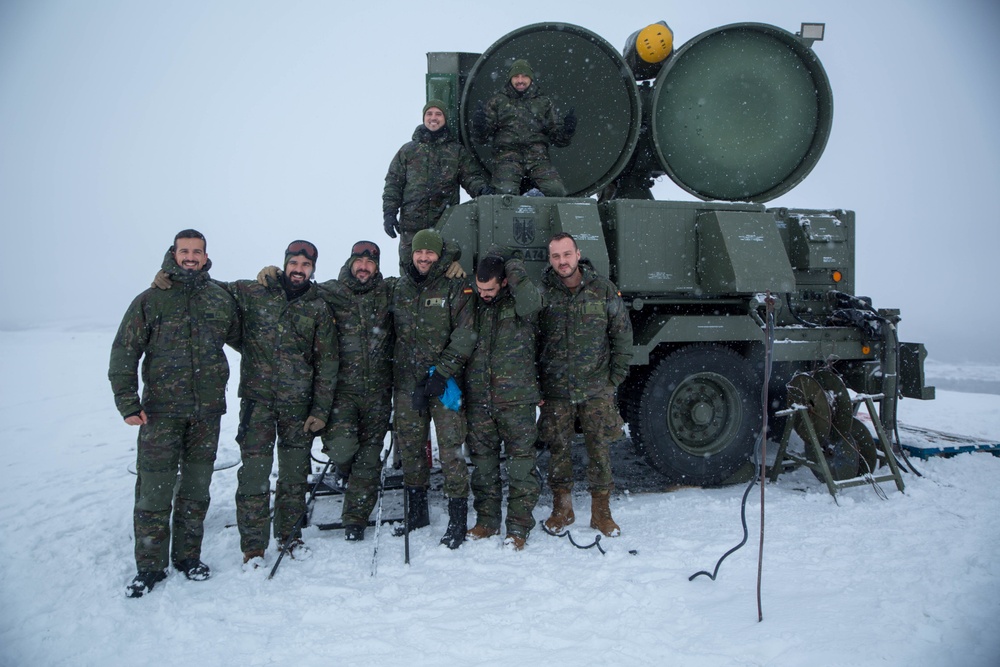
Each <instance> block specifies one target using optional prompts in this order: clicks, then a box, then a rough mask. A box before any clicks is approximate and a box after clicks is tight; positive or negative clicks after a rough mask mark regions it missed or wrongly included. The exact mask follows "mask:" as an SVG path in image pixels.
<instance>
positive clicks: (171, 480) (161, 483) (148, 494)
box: [135, 471, 177, 512]
mask: <svg viewBox="0 0 1000 667" xmlns="http://www.w3.org/2000/svg"><path fill="white" fill-rule="evenodd" d="M176 483H177V473H176V472H174V471H170V472H140V473H139V495H138V498H136V503H135V506H136V507H137V508H138V509H140V510H143V511H144V512H169V511H170V503H171V501H172V500H173V498H174V484H176Z"/></svg>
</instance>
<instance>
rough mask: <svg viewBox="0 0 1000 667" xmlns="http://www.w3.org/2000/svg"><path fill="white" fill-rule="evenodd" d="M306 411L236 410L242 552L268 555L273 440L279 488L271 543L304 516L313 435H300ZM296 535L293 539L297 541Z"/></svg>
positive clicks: (259, 406) (246, 406)
mask: <svg viewBox="0 0 1000 667" xmlns="http://www.w3.org/2000/svg"><path fill="white" fill-rule="evenodd" d="M308 416H309V406H308V405H281V406H277V407H275V406H269V405H266V404H263V403H257V402H255V401H252V400H247V399H243V401H242V402H241V404H240V434H239V436H238V437H237V440H238V441H239V443H240V454H241V456H242V459H243V463H242V465H241V466H240V469H239V472H238V473H237V480H238V486H237V488H236V525H237V526H239V529H240V549H242V550H243V552H244V553H245V552H247V551H257V550H262V551H263V550H265V549H267V543H268V541H269V537H268V533H269V532H270V531H269V529H270V524H271V518H270V511H269V510H270V503H271V479H270V477H271V467H272V465H273V464H274V441H275V436H277V440H278V483H277V485H276V487H275V494H274V537H275V539H277V540H282V539H284V538H286V537H288V536H289V535H290V534H291V533H292V529H293V528H294V527H295V524H296V522H298V520H299V517H300V516H302V513H303V512H305V510H306V493H307V491H308V486H309V485H308V479H309V450H310V447H311V445H312V440H313V435H312V434H311V433H309V434H307V433H305V432H304V431H303V430H302V429H303V426H304V425H305V421H306V417H308ZM301 533H302V531H301V529H299V530H296V531H295V535H294V537H299V536H301Z"/></svg>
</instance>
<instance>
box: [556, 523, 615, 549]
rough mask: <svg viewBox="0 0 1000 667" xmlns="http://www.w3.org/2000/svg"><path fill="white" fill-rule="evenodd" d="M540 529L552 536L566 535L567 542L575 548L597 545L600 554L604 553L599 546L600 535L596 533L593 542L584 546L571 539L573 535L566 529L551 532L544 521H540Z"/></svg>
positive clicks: (589, 547)
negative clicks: (559, 531)
mask: <svg viewBox="0 0 1000 667" xmlns="http://www.w3.org/2000/svg"><path fill="white" fill-rule="evenodd" d="M542 530H544V531H545V532H546V534H548V535H551V536H552V537H566V538H569V543H570V544H572V545H573V546H574V547H576V548H577V549H591V548H593V547H597V550H598V551H600V552H601V555H602V556H603V555H604V554H605V553H606V552H605V551H604V548H603V547H602V546H601V536H600V535H598V536H597V537H595V538H594V541H593V543H591V544H588V545H586V546H583V545H579V544H577V543H576V542H575V541H574V540H573V536H572V535H570V534H569V531H568V530H564V531H563V532H561V533H553V532H552V531H551V530H549V527H548V526H546V525H545V523H544V522H543V523H542Z"/></svg>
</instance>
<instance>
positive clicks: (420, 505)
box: [392, 486, 431, 537]
mask: <svg viewBox="0 0 1000 667" xmlns="http://www.w3.org/2000/svg"><path fill="white" fill-rule="evenodd" d="M405 492H406V504H407V511H406V516H407V523H409V529H410V530H416V529H417V528H423V527H424V526H429V525H431V517H430V513H429V512H428V510H427V489H425V488H424V487H422V486H407V487H405ZM405 532H406V526H405V525H403V526H397V527H396V528H395V530H393V533H392V534H393V535H395V536H396V537H401V536H402V535H403V533H405Z"/></svg>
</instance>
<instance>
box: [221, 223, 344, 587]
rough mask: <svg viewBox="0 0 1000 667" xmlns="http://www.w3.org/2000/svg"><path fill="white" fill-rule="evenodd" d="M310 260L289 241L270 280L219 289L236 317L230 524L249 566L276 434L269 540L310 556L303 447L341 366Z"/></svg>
mask: <svg viewBox="0 0 1000 667" xmlns="http://www.w3.org/2000/svg"><path fill="white" fill-rule="evenodd" d="M317 258H318V252H317V251H316V247H315V246H314V245H313V244H312V243H309V242H308V241H293V242H292V243H291V244H289V246H288V249H287V250H285V265H284V272H283V273H282V274H280V275H279V276H278V280H277V281H273V282H269V284H268V285H267V286H264V285H261V284H259V283H258V282H257V281H255V280H240V281H236V282H233V283H229V284H228V286H227V287H228V289H229V291H230V293H231V294H232V295H233V297H234V298H235V299H236V303H237V305H238V306H239V309H240V312H241V314H242V317H243V349H242V353H243V359H242V363H241V364H240V390H239V394H240V398H241V399H242V401H241V405H240V431H239V434H238V435H237V440H238V441H239V443H240V453H241V454H242V458H243V464H242V466H241V467H240V470H239V474H238V478H239V485H238V488H237V490H236V522H237V524H238V526H239V530H240V548H241V549H242V550H243V562H244V564H248V567H257V566H260V565H261V564H262V563H263V558H264V552H265V550H266V549H267V544H268V541H269V536H268V533H269V528H270V523H271V520H270V512H269V507H270V499H271V493H270V490H271V487H270V474H271V467H272V464H273V457H274V444H275V435H277V443H278V446H277V449H278V483H277V486H276V491H275V498H274V537H275V539H276V540H279V541H281V542H282V543H284V542H286V541H288V542H289V543H290V552H289V553H290V555H291V556H292V558H300V559H301V558H304V557H307V556H308V549H307V548H306V547H305V545H304V544H303V543H302V539H301V529H297V528H296V523H297V522H298V520H299V518H300V517H301V516H302V514H303V513H304V512H305V510H306V503H305V497H306V492H307V490H308V489H307V479H308V476H309V455H310V452H309V450H310V446H311V444H312V441H313V438H314V437H315V436H316V434H317V431H320V430H321V429H323V428H324V427H325V426H326V423H327V422H328V421H329V419H330V410H331V407H332V405H333V396H334V391H335V388H336V384H337V368H338V358H339V355H338V350H337V332H336V324H335V322H334V319H333V316H332V315H331V314H330V309H329V308H328V307H327V305H326V303H325V302H324V301H323V299H321V298H320V295H319V290H318V289H317V288H316V285H315V283H313V282H312V281H311V278H312V275H313V271H314V270H315V262H316V259H317Z"/></svg>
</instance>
